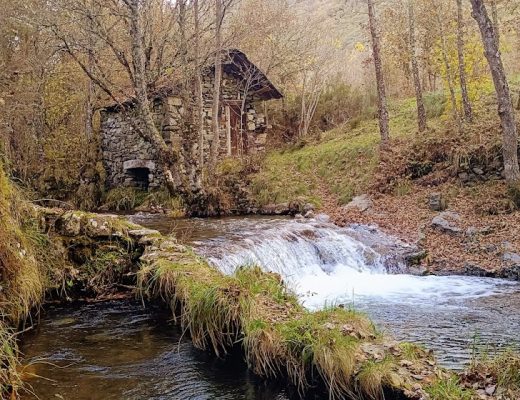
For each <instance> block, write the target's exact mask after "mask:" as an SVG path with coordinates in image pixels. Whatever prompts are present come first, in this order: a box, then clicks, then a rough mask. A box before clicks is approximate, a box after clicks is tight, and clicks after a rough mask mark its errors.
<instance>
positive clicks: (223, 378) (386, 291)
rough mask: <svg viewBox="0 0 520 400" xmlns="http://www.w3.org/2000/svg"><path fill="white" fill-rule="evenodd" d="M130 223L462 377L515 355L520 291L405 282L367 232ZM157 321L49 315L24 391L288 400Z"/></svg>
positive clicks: (151, 220)
mask: <svg viewBox="0 0 520 400" xmlns="http://www.w3.org/2000/svg"><path fill="white" fill-rule="evenodd" d="M131 219H132V220H133V221H134V222H137V223H140V224H142V225H145V226H147V227H150V228H155V229H158V230H160V231H161V232H163V233H172V232H173V233H175V234H176V235H177V237H179V240H181V241H182V242H184V243H186V244H189V245H191V246H193V247H194V249H195V251H196V252H198V253H199V254H201V255H204V256H205V257H207V258H208V259H209V260H210V262H211V263H213V264H214V265H215V266H216V267H217V268H219V269H220V270H222V271H223V272H224V273H232V272H233V271H234V270H235V269H236V268H238V267H240V266H243V265H248V264H257V265H260V266H262V267H263V268H264V269H266V270H270V271H273V272H276V273H279V274H280V275H281V276H282V277H283V279H284V280H285V281H286V283H287V284H288V285H289V286H290V287H291V288H292V289H293V290H294V291H295V292H296V293H297V294H298V295H299V296H300V298H301V301H302V302H303V304H304V305H305V306H306V307H308V308H309V309H318V308H320V307H323V306H324V305H330V304H347V305H350V306H353V307H355V308H357V309H360V310H363V311H365V312H366V313H367V314H368V315H369V316H370V317H371V318H372V319H373V320H374V321H375V322H376V324H377V325H378V326H379V327H380V328H381V329H383V330H385V331H388V332H389V334H391V335H392V336H394V337H395V338H396V339H399V340H407V341H414V342H417V343H422V344H424V345H425V346H427V347H428V348H431V349H433V350H435V353H436V356H437V358H438V359H439V361H440V362H441V363H442V364H443V365H444V366H446V367H450V368H455V369H460V368H462V367H463V366H464V364H465V363H467V362H468V360H469V358H470V357H471V352H472V349H477V350H478V351H481V350H482V348H483V347H486V350H490V351H494V350H496V349H503V348H505V347H509V346H512V347H517V348H520V337H519V336H518V332H519V331H520V285H518V284H517V283H513V282H508V281H502V280H496V279H487V278H475V277H457V276H451V277H433V276H432V277H418V276H412V275H408V274H406V269H405V268H404V266H403V264H402V260H403V257H404V254H405V253H406V252H407V251H409V250H410V249H409V248H408V246H407V245H406V244H404V243H401V242H399V241H396V240H395V238H391V237H388V236H386V235H384V234H382V233H381V232H378V231H377V230H376V229H373V228H370V227H363V226H354V227H350V228H338V227H336V226H334V225H332V224H330V223H328V222H327V221H326V220H325V219H318V220H295V219H289V218H271V217H263V218H258V217H257V218H224V219H210V220H207V219H206V220H202V219H200V220H199V219H194V220H172V219H168V218H166V217H164V216H162V215H137V216H133V217H131ZM166 320H167V315H165V314H164V313H163V312H162V311H160V310H157V309H154V308H152V309H150V308H147V309H144V308H143V306H142V305H141V304H139V303H132V302H119V303H103V304H89V305H83V306H78V307H76V308H70V307H66V308H63V307H54V308H49V309H47V311H46V313H45V314H44V316H43V318H42V321H41V324H40V325H39V328H38V331H37V332H34V333H30V334H28V335H26V337H25V340H24V346H23V348H22V350H23V351H24V353H25V355H26V363H28V364H30V365H29V367H28V368H27V371H29V372H30V373H33V374H35V375H38V376H39V377H35V378H33V379H31V380H30V381H29V382H30V383H31V384H32V388H33V391H34V392H35V393H36V394H37V396H38V398H40V399H55V398H57V399H78V400H87V399H92V400H95V399H178V400H183V399H197V400H198V399H200V400H204V399H233V400H234V399H237V400H239V399H246V400H253V399H261V400H263V399H273V400H282V399H283V400H286V399H289V398H291V396H290V393H288V392H287V389H286V388H284V387H283V386H282V387H280V386H277V385H273V384H266V383H263V382H260V381H259V380H258V379H256V378H255V377H254V376H253V375H252V374H250V373H249V372H247V368H246V366H245V365H244V364H243V362H242V361H241V360H240V357H231V358H230V359H229V360H227V361H221V360H217V359H215V358H214V357H213V356H211V355H209V354H207V353H204V352H200V351H198V350H196V349H194V348H193V346H192V345H191V343H190V342H189V340H187V339H186V338H183V337H182V335H181V333H180V332H179V331H178V329H177V328H176V327H175V326H172V325H171V324H168V323H166ZM24 398H36V397H34V396H32V395H30V394H27V395H26V396H25V397H24Z"/></svg>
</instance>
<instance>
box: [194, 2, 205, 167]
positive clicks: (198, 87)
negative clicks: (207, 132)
mask: <svg viewBox="0 0 520 400" xmlns="http://www.w3.org/2000/svg"><path fill="white" fill-rule="evenodd" d="M193 19H194V21H193V22H194V26H195V33H194V35H195V45H194V47H195V93H196V96H197V110H196V114H197V124H196V125H195V126H196V127H197V131H198V137H199V170H200V172H199V173H200V174H202V173H203V171H204V98H203V97H202V75H201V66H200V16H199V0H193Z"/></svg>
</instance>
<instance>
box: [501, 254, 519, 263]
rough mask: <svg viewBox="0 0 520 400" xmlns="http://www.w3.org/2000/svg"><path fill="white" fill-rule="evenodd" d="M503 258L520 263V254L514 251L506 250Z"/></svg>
mask: <svg viewBox="0 0 520 400" xmlns="http://www.w3.org/2000/svg"><path fill="white" fill-rule="evenodd" d="M502 260H504V261H506V262H509V263H513V264H518V265H520V254H518V253H513V252H512V251H506V252H504V254H503V255H502Z"/></svg>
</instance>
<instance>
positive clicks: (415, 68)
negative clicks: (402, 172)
mask: <svg viewBox="0 0 520 400" xmlns="http://www.w3.org/2000/svg"><path fill="white" fill-rule="evenodd" d="M408 27H409V48H410V62H411V65H412V75H413V84H414V88H415V98H416V99H417V123H418V127H419V132H424V131H425V130H426V110H425V108H424V101H423V94H422V85H421V78H420V75H419V63H418V61H417V45H416V39H415V12H414V5H413V0H408Z"/></svg>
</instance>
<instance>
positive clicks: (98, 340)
mask: <svg viewBox="0 0 520 400" xmlns="http://www.w3.org/2000/svg"><path fill="white" fill-rule="evenodd" d="M167 317H168V313H165V312H161V311H159V310H157V309H153V308H149V307H148V308H147V309H144V308H143V306H142V304H140V303H137V302H121V301H119V302H108V303H96V304H88V305H81V306H75V307H70V306H67V307H62V306H60V307H49V308H48V309H47V311H46V312H45V313H44V316H43V318H42V320H41V323H40V325H39V327H38V330H37V331H36V332H33V333H30V334H27V335H26V336H25V338H24V345H23V346H22V351H23V352H24V354H25V362H26V363H29V364H31V365H30V366H29V367H28V369H27V370H28V371H29V372H30V373H33V374H35V375H38V376H40V377H38V378H32V379H30V380H29V381H28V383H29V384H30V385H31V386H32V390H33V391H34V393H35V395H36V396H37V397H36V396H35V395H33V394H30V393H27V394H25V395H24V396H22V399H36V398H40V399H42V400H50V399H66V400H98V399H99V400H108V399H114V400H116V399H117V400H119V399H121V400H123V399H125V400H141V399H156V400H159V399H161V400H162V399H164V400H166V399H168V400H184V399H194V400H213V399H219V400H288V399H289V397H288V395H287V393H286V390H285V389H284V388H283V387H279V386H277V385H276V384H272V383H271V384H268V383H265V382H262V381H260V380H259V379H258V378H256V377H255V376H254V375H253V374H251V373H250V372H249V371H248V370H247V367H246V365H245V364H244V363H243V362H242V360H241V358H240V357H238V356H237V357H229V359H228V360H227V361H223V360H219V359H217V358H216V357H214V356H212V355H210V354H208V353H206V352H202V351H199V350H197V349H195V348H194V347H193V346H192V345H191V342H190V341H189V339H187V338H182V335H181V332H180V331H179V330H178V328H176V327H175V326H174V325H172V324H171V323H168V320H167ZM29 389H30V387H29Z"/></svg>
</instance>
